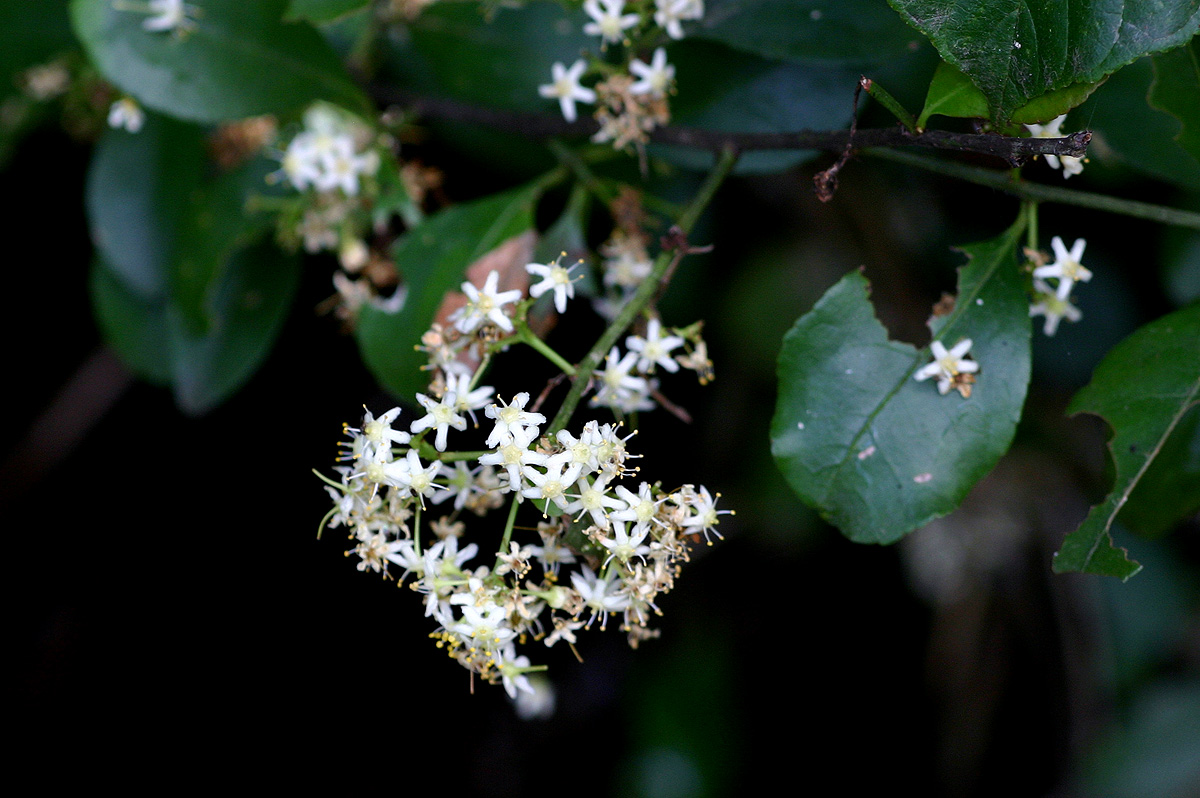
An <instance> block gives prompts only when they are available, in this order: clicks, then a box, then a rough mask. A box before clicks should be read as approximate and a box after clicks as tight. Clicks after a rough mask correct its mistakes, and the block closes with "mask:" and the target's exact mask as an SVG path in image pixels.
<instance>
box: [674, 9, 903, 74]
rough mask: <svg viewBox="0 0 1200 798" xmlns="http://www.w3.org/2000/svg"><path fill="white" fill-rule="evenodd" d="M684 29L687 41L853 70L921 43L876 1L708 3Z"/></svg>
mask: <svg viewBox="0 0 1200 798" xmlns="http://www.w3.org/2000/svg"><path fill="white" fill-rule="evenodd" d="M684 29H685V31H687V34H688V38H689V39H709V40H712V41H717V42H721V43H723V44H727V45H729V46H730V47H733V48H735V49H738V50H742V51H744V52H747V53H753V54H754V55H758V56H762V57H763V58H768V59H777V60H780V61H797V62H801V63H806V64H812V63H821V64H830V65H839V66H849V67H856V68H860V67H868V66H874V65H877V64H882V63H886V62H888V61H891V60H893V59H896V58H901V57H903V56H905V55H908V54H909V53H910V52H912V51H913V50H915V49H916V48H917V47H918V46H919V45H920V37H919V36H917V35H916V34H914V33H913V31H912V29H911V28H909V27H908V26H906V25H905V24H904V23H903V22H902V21H901V20H900V19H898V18H897V17H896V15H895V14H894V13H892V11H891V10H890V9H889V8H888V7H887V6H886V5H884V4H883V3H881V2H879V0H838V2H836V3H830V2H828V0H709V2H708V3H707V4H706V6H705V14H704V19H703V20H701V21H699V22H697V23H695V24H690V25H685V26H684Z"/></svg>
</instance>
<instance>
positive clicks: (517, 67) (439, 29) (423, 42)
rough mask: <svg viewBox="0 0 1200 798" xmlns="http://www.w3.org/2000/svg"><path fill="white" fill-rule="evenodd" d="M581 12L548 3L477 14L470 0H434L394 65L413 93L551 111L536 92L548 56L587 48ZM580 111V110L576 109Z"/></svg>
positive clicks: (569, 55) (575, 54)
mask: <svg viewBox="0 0 1200 798" xmlns="http://www.w3.org/2000/svg"><path fill="white" fill-rule="evenodd" d="M587 20H588V17H587V16H585V15H584V14H583V12H582V11H580V10H579V9H577V8H576V9H572V10H567V9H564V8H562V7H561V6H559V5H557V4H555V3H528V4H526V5H524V6H521V7H518V8H509V7H504V6H500V7H496V8H495V13H494V15H493V16H491V17H490V18H487V19H485V17H484V9H483V7H482V5H480V4H476V3H435V4H434V5H432V6H430V7H429V8H427V9H425V10H424V12H422V14H421V16H420V17H418V18H417V19H416V20H415V21H414V22H413V23H412V24H411V26H410V28H409V34H410V36H411V43H410V46H409V47H407V48H406V49H404V50H403V51H402V52H401V53H400V58H399V59H398V60H397V63H396V64H395V66H396V67H397V68H398V69H399V70H400V72H401V74H402V75H403V77H404V79H405V81H406V82H409V83H411V84H413V85H414V86H415V87H416V88H417V89H418V90H421V91H435V90H436V91H438V92H440V93H444V94H448V95H450V96H452V97H456V98H458V99H460V100H466V101H469V102H473V103H478V104H481V105H486V106H490V107H493V108H495V107H500V108H513V109H519V110H525V111H533V112H539V111H540V112H543V113H545V114H547V115H550V114H556V113H558V103H557V102H556V101H554V100H547V99H546V98H544V97H542V96H541V95H539V94H538V86H539V85H541V84H543V83H549V82H550V67H551V65H552V64H553V63H554V62H555V61H561V62H563V63H566V64H571V63H573V62H574V61H575V60H576V59H578V58H579V57H580V52H581V51H583V50H587V49H590V48H594V47H595V40H594V38H593V37H590V36H587V35H585V34H584V33H583V24H584V23H585V22H586V21H587ZM584 113H585V114H586V111H585V112H584Z"/></svg>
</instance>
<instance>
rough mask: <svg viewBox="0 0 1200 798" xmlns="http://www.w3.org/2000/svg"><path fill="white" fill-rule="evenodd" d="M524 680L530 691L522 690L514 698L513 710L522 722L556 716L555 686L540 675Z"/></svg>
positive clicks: (533, 675)
mask: <svg viewBox="0 0 1200 798" xmlns="http://www.w3.org/2000/svg"><path fill="white" fill-rule="evenodd" d="M520 659H524V657H521V658H520ZM523 678H525V684H526V686H527V687H528V688H529V690H528V691H526V690H525V689H524V688H522V689H521V691H520V692H518V693H517V694H516V696H514V697H513V709H514V710H515V711H516V713H517V717H518V718H520V719H521V720H545V719H546V718H549V717H551V716H552V715H553V714H554V699H555V695H554V685H553V684H551V683H550V680H549V679H547V678H546V677H545V676H543V675H541V674H540V673H531V674H529V675H528V676H527V677H523ZM506 686H507V684H506Z"/></svg>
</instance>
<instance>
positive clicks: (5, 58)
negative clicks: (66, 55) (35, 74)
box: [0, 0, 75, 95]
mask: <svg viewBox="0 0 1200 798" xmlns="http://www.w3.org/2000/svg"><path fill="white" fill-rule="evenodd" d="M73 47H75V37H74V36H73V35H72V34H71V24H70V20H69V18H68V17H67V0H38V2H36V3H0V79H2V80H3V83H0V95H3V94H5V93H7V92H8V91H10V90H12V89H14V88H16V87H15V85H14V84H15V81H13V80H11V77H12V75H13V73H15V72H18V71H20V70H23V69H28V68H29V67H31V66H34V65H35V64H40V63H43V62H45V61H47V60H48V59H50V58H52V57H54V56H55V55H58V54H59V53H60V52H62V51H64V50H69V49H71V48H73Z"/></svg>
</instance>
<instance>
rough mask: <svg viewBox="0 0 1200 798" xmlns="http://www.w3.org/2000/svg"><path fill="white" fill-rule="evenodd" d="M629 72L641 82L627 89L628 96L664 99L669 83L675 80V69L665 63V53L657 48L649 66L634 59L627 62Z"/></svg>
mask: <svg viewBox="0 0 1200 798" xmlns="http://www.w3.org/2000/svg"><path fill="white" fill-rule="evenodd" d="M629 71H630V72H632V73H633V74H634V75H637V76H638V77H639V78H641V80H639V81H637V82H636V83H634V84H633V85H632V86H630V87H629V93H630V94H649V95H651V96H653V97H664V96H666V94H667V89H669V88H670V87H671V81H673V80H674V79H675V67H673V66H671V65H670V64H668V63H667V51H666V50H664V49H663V48H661V47H659V48H658V49H657V50H655V51H654V57H653V58H651V59H650V63H649V64H644V63H642V62H641V60H639V59H637V58H635V59H633V60H632V61H630V62H629Z"/></svg>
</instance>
